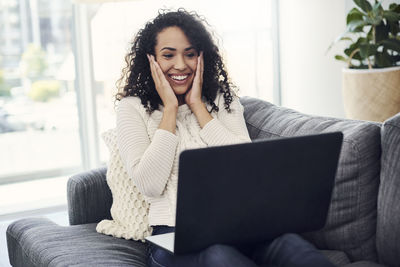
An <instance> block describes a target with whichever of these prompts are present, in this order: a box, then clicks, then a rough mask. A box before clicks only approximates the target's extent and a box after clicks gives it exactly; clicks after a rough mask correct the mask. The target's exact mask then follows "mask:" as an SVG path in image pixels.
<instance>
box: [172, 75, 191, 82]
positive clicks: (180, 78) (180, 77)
mask: <svg viewBox="0 0 400 267" xmlns="http://www.w3.org/2000/svg"><path fill="white" fill-rule="evenodd" d="M187 77H188V75H184V76H171V78H172V79H174V80H178V81H183V80H184V79H186V78H187Z"/></svg>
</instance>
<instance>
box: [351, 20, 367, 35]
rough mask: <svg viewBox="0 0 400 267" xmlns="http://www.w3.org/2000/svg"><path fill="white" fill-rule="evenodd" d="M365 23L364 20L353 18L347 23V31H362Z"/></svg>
mask: <svg viewBox="0 0 400 267" xmlns="http://www.w3.org/2000/svg"><path fill="white" fill-rule="evenodd" d="M365 25H367V22H366V21H365V20H353V21H351V22H350V23H349V24H347V31H349V32H359V31H360V30H361V31H362V29H363V27H364V26H365Z"/></svg>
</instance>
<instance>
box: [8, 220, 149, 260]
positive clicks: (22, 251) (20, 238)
mask: <svg viewBox="0 0 400 267" xmlns="http://www.w3.org/2000/svg"><path fill="white" fill-rule="evenodd" d="M95 228H96V224H95V223H92V224H82V225H74V226H68V227H63V226H59V225H57V224H55V223H54V222H51V221H50V220H48V219H44V218H30V219H22V220H18V221H16V222H13V223H12V224H10V225H9V227H8V229H7V246H8V253H9V258H10V263H11V265H12V266H15V267H18V266H25V267H27V266H28V267H29V266H49V267H52V266H57V267H62V266H82V267H83V266H85V267H86V266H135V267H144V266H146V263H145V262H146V257H147V256H146V255H147V247H146V246H147V245H146V244H144V243H142V242H139V241H133V240H126V239H120V238H114V237H112V236H107V235H103V234H99V233H97V232H96V230H95Z"/></svg>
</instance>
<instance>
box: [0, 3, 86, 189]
mask: <svg viewBox="0 0 400 267" xmlns="http://www.w3.org/2000/svg"><path fill="white" fill-rule="evenodd" d="M71 7H72V6H71V3H70V1H69V0H64V1H51V0H37V1H23V0H9V1H6V2H4V1H3V6H2V8H1V9H0V12H1V16H0V19H1V21H0V25H2V28H3V29H4V30H3V31H1V32H0V39H1V40H3V42H1V43H0V51H1V58H0V147H1V149H0V162H1V168H0V183H6V182H15V181H18V180H20V179H21V178H23V179H25V178H26V179H30V178H33V177H35V176H36V175H35V173H36V174H38V175H39V176H40V177H46V176H52V175H59V174H61V173H64V172H68V170H76V169H79V168H81V153H80V139H79V131H78V115H77V114H78V112H77V105H76V91H75V87H74V80H75V77H74V74H73V73H74V68H75V66H74V63H73V62H74V60H73V50H72V47H73V44H72V8H71Z"/></svg>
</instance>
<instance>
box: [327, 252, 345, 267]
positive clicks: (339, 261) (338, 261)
mask: <svg viewBox="0 0 400 267" xmlns="http://www.w3.org/2000/svg"><path fill="white" fill-rule="evenodd" d="M321 252H322V254H324V255H325V257H327V258H328V259H329V260H330V262H332V263H333V264H335V266H343V265H346V264H349V263H350V260H349V258H348V257H347V255H346V253H344V252H343V251H337V250H321Z"/></svg>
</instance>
